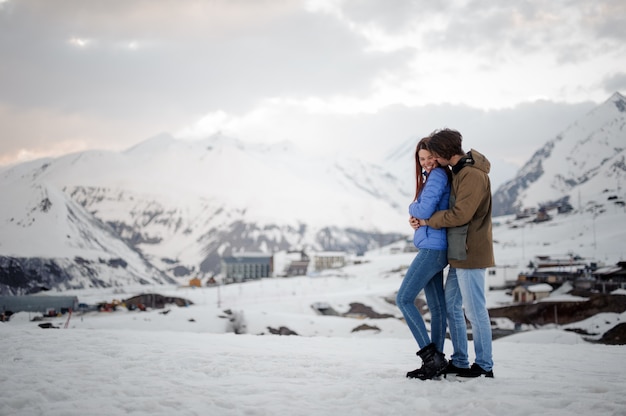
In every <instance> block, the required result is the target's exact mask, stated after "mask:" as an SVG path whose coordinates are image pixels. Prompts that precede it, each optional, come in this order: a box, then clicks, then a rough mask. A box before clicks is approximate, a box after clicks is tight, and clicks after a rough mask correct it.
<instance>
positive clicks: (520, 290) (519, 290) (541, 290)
mask: <svg viewBox="0 0 626 416" xmlns="http://www.w3.org/2000/svg"><path fill="white" fill-rule="evenodd" d="M552 290H553V288H552V286H550V285H549V284H547V283H539V284H536V285H519V286H516V287H515V288H514V289H513V291H512V292H511V294H512V295H513V302H516V303H526V302H535V301H538V300H540V299H543V298H547V297H548V296H550V293H551V292H552Z"/></svg>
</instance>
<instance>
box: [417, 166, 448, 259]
mask: <svg viewBox="0 0 626 416" xmlns="http://www.w3.org/2000/svg"><path fill="white" fill-rule="evenodd" d="M443 169H444V168H436V169H433V170H432V171H431V172H430V174H429V175H428V179H427V180H426V184H425V186H424V189H423V190H422V192H421V193H420V195H419V197H418V198H417V201H415V202H413V203H411V205H409V214H410V215H411V216H413V217H415V218H419V219H428V218H430V217H431V215H433V214H434V213H435V212H436V211H440V210H445V209H448V206H449V203H450V184H449V182H448V176H447V175H446V172H445V171H444V170H443ZM413 244H415V247H417V248H428V249H434V250H446V249H447V247H448V239H447V235H446V229H445V228H441V229H434V228H431V227H428V226H423V227H419V228H418V229H417V230H415V233H414V235H413Z"/></svg>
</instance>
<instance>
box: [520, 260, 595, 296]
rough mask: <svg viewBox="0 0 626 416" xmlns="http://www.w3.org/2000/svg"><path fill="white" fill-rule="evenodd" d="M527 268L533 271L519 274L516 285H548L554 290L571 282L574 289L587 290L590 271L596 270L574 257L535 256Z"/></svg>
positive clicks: (589, 263) (585, 261)
mask: <svg viewBox="0 0 626 416" xmlns="http://www.w3.org/2000/svg"><path fill="white" fill-rule="evenodd" d="M529 267H533V270H532V271H530V272H525V273H520V274H519V275H518V277H517V283H518V284H522V285H527V284H530V283H548V284H550V285H551V286H552V287H553V288H556V287H559V286H561V285H562V284H563V283H565V282H572V284H573V285H574V287H576V288H587V286H588V285H589V282H590V279H591V271H592V270H594V269H595V268H596V264H595V263H593V262H589V261H587V260H585V259H583V258H582V257H580V256H575V255H569V256H566V257H550V256H536V257H535V260H534V262H531V263H530V265H529Z"/></svg>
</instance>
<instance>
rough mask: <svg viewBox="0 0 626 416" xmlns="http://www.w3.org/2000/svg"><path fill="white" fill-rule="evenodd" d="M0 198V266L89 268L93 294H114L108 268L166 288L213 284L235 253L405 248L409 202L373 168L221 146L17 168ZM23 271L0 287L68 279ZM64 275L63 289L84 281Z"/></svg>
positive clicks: (138, 151)
mask: <svg viewBox="0 0 626 416" xmlns="http://www.w3.org/2000/svg"><path fill="white" fill-rule="evenodd" d="M0 190H1V191H2V193H3V196H6V200H7V201H10V203H8V204H3V206H2V208H0V226H1V227H2V233H1V235H0V256H1V259H2V260H1V261H2V262H4V263H5V264H6V263H10V264H14V263H15V262H16V261H18V262H20V264H22V263H25V262H27V260H26V259H30V260H28V261H34V260H33V259H37V260H36V261H37V262H39V263H46V262H49V261H50V260H49V259H57V260H55V264H57V265H58V266H59V268H60V269H62V270H64V271H67V270H68V269H69V268H71V267H73V268H76V267H78V265H79V264H80V262H82V260H79V261H77V260H76V259H77V258H80V259H88V261H89V262H90V263H89V264H90V267H92V269H94V271H93V272H91V271H90V272H89V273H91V274H90V275H91V276H92V277H91V281H92V284H96V283H94V282H98V283H97V284H113V285H115V284H122V283H121V282H119V283H115V282H116V279H117V278H118V277H119V276H118V275H117V274H116V273H115V270H114V268H109V269H110V270H108V271H107V272H105V271H104V270H103V269H102V267H106V266H102V265H106V264H107V262H108V261H109V260H110V259H117V258H119V259H122V260H123V261H124V262H126V263H127V264H129V265H130V264H131V261H130V260H129V259H130V258H133V259H136V260H137V261H138V262H140V263H141V264H142V265H144V266H145V267H147V268H148V269H147V270H148V271H142V272H138V274H137V276H136V275H135V274H134V273H135V272H134V271H133V272H132V273H130V274H129V273H128V270H125V271H124V272H125V275H124V276H127V275H129V276H132V277H130V278H131V279H137V278H139V277H138V276H143V275H144V274H146V273H147V276H152V277H145V279H146V280H145V281H146V282H165V281H172V280H171V278H174V277H178V276H189V275H191V274H194V275H195V274H212V273H215V272H217V271H218V270H219V261H220V258H221V256H222V255H224V254H230V253H231V252H234V251H242V250H246V251H264V252H274V251H277V250H288V249H303V248H304V249H308V250H347V251H353V252H361V251H365V250H367V249H369V248H374V247H376V246H378V245H379V244H385V243H388V242H391V241H394V240H397V239H398V238H403V237H404V235H405V234H406V232H407V229H406V228H408V227H407V225H406V212H405V211H406V205H407V204H408V203H406V201H408V200H410V195H408V194H406V193H405V192H406V191H407V190H406V189H403V187H402V186H401V185H400V184H399V182H398V181H397V180H396V179H395V178H394V177H393V176H392V175H390V174H388V173H387V172H386V171H384V170H383V169H382V168H380V167H377V166H374V165H368V164H365V163H363V162H360V161H355V160H340V159H337V158H334V157H329V158H326V159H314V158H312V157H310V156H308V155H306V154H303V153H301V152H299V151H298V150H297V149H295V148H294V147H293V146H291V145H288V144H280V145H274V146H259V145H249V144H244V143H242V142H240V141H237V140H234V139H230V138H227V137H223V136H220V135H216V136H213V137H210V138H208V139H206V140H203V141H197V142H185V141H179V140H175V139H174V138H172V137H171V136H169V135H160V136H157V137H154V138H152V139H149V140H147V141H145V142H143V143H141V144H139V145H137V146H134V147H132V148H130V149H128V150H127V151H125V152H121V153H117V152H104V151H87V152H81V153H77V154H71V155H67V156H64V157H60V158H57V159H47V160H39V161H35V162H30V163H25V164H21V165H17V166H15V167H12V168H8V169H4V170H3V171H0ZM46 201H51V202H52V203H51V205H50V206H49V207H48V205H49V204H48V202H46ZM405 203H406V204H405ZM79 220H80V225H76V224H77V223H78V221H79ZM124 250H125V251H124ZM20 259H21V260H20ZM61 259H62V260H61ZM11 262H13V263H11ZM96 264H97V265H98V267H99V268H95V265H96ZM133 264H134V263H133ZM138 265H139V263H137V267H139V266H138ZM70 266H71V267H70ZM26 269H28V267H27V266H25V265H24V264H22V266H21V270H22V271H21V272H20V270H16V269H15V268H13V269H10V270H9V269H2V275H0V277H1V278H2V281H1V283H2V284H3V285H7V286H13V284H8V283H7V282H8V281H14V280H15V279H17V278H19V279H27V280H32V276H35V275H37V276H39V277H38V279H39V280H41V279H43V280H46V283H45V284H43V283H41V285H42V286H46V285H48V286H52V287H57V286H59V285H58V281H57V280H64V279H65V275H64V277H63V278H61V277H59V278H58V279H57V280H55V279H53V278H52V276H50V275H49V273H47V272H46V271H45V270H41V271H40V272H39V273H35V272H32V273H30V274H29V273H26V272H25V270H26ZM67 273H68V274H69V275H71V276H72V277H71V280H72V283H68V285H70V286H71V287H75V286H76V285H77V284H79V283H78V282H79V281H81V282H82V280H81V279H83V277H82V276H84V275H85V271H84V270H82V269H81V270H76V272H75V273H74V272H71V271H68V272H67ZM89 273H88V275H89ZM163 273H165V274H167V275H168V276H169V278H168V277H167V276H165V275H164V274H163ZM42 275H47V276H48V277H46V278H43V277H41V276H42ZM104 276H106V277H104ZM185 280H187V278H185ZM80 284H87V283H80ZM27 286H28V285H27ZM20 287H21V286H20ZM25 287H26V286H25ZM5 288H6V286H5ZM23 290H25V291H29V290H34V288H33V287H31V286H28V288H25V289H23Z"/></svg>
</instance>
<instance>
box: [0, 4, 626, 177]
mask: <svg viewBox="0 0 626 416" xmlns="http://www.w3.org/2000/svg"><path fill="white" fill-rule="evenodd" d="M624 16H626V2H625V1H623V0H613V1H603V0H554V1H545V0H530V1H519V2H502V1H498V0H466V1H438V2H433V1H426V0H415V1H410V0H384V1H383V0H309V1H305V0H206V1H199V0H136V1H130V0H100V1H97V0H93V1H87V0H55V1H49V0H0V126H1V130H0V165H6V164H10V163H15V162H20V161H25V160H29V159H33V158H38V157H43V156H58V155H61V154H65V153H69V152H74V151H81V150H86V149H112V150H122V149H126V148H128V147H130V146H132V145H134V144H136V143H138V142H140V141H143V140H145V139H147V138H149V137H151V136H155V135H157V134H159V133H162V132H169V133H171V134H172V135H174V136H175V137H178V138H181V139H197V138H203V137H207V136H208V135H211V134H213V133H215V132H222V133H224V134H227V135H230V136H233V137H237V138H239V139H241V140H243V141H251V142H267V143H271V142H276V141H282V140H289V141H293V142H295V143H296V144H298V145H299V146H300V147H302V148H304V149H306V150H310V151H314V152H321V153H333V154H334V153H338V152H342V153H348V154H350V155H353V156H355V157H360V158H364V159H372V160H375V159H376V158H377V157H380V156H381V155H383V154H384V153H385V152H387V151H388V150H389V148H391V147H394V146H396V145H399V144H401V143H404V142H406V141H407V140H416V139H417V138H419V137H421V136H424V135H426V134H428V133H430V132H431V131H432V130H434V129H437V128H440V127H452V128H457V129H459V130H460V131H461V133H463V135H464V137H465V140H464V143H466V147H467V148H469V147H474V148H476V149H478V150H480V151H481V152H482V153H484V154H486V155H487V156H488V157H491V158H493V159H502V160H504V161H507V162H509V163H514V164H517V165H521V164H522V163H524V162H526V161H527V159H528V158H529V157H530V156H531V155H532V153H534V152H535V151H536V150H537V149H538V148H539V147H541V146H542V145H543V144H544V143H545V142H546V141H547V140H549V139H552V138H554V136H555V135H556V134H558V133H559V132H560V131H562V130H564V129H565V128H566V127H567V126H568V125H569V124H570V123H572V122H574V121H575V120H576V119H577V118H578V117H580V116H582V115H584V114H585V113H586V112H587V111H589V110H590V109H591V108H593V107H594V106H595V105H598V104H600V103H602V102H604V101H605V100H607V99H608V98H609V97H610V96H611V94H613V93H614V92H616V91H619V92H621V93H624V92H626V65H624V64H625V63H626V62H625V60H624V59H625V58H624V57H626V25H624V20H623V19H624Z"/></svg>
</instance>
